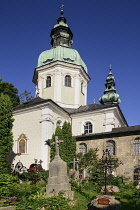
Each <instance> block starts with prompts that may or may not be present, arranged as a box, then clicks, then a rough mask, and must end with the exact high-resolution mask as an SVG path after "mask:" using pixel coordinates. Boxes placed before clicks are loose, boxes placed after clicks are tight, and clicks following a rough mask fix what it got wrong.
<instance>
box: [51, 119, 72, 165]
mask: <svg viewBox="0 0 140 210" xmlns="http://www.w3.org/2000/svg"><path fill="white" fill-rule="evenodd" d="M55 136H58V139H59V140H63V141H64V142H63V143H61V144H60V145H59V154H60V157H61V158H62V159H63V160H64V161H65V162H67V164H68V165H69V164H70V162H71V161H72V160H73V158H74V157H75V156H76V139H75V137H73V136H72V128H71V124H70V123H69V122H68V123H67V122H66V121H65V122H64V124H63V126H62V128H60V127H57V128H56V131H55V134H53V136H52V139H51V143H52V142H54V141H55ZM54 156H55V146H52V145H51V160H53V159H54Z"/></svg>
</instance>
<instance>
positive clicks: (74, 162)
mask: <svg viewBox="0 0 140 210" xmlns="http://www.w3.org/2000/svg"><path fill="white" fill-rule="evenodd" d="M78 162H79V161H78V160H75V158H73V161H71V163H73V170H74V171H75V170H76V168H75V166H76V163H78Z"/></svg>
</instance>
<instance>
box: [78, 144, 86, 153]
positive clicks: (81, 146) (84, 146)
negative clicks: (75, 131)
mask: <svg viewBox="0 0 140 210" xmlns="http://www.w3.org/2000/svg"><path fill="white" fill-rule="evenodd" d="M86 152H87V145H86V144H85V143H81V144H80V145H79V153H82V154H83V155H84V154H85V153H86Z"/></svg>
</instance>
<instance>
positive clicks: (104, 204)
mask: <svg viewBox="0 0 140 210" xmlns="http://www.w3.org/2000/svg"><path fill="white" fill-rule="evenodd" d="M96 209H98V210H99V209H106V210H120V202H119V201H118V200H116V199H115V197H114V196H110V195H99V196H97V197H96V198H95V199H94V200H92V201H91V205H90V206H89V207H88V210H96Z"/></svg>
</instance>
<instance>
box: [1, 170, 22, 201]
mask: <svg viewBox="0 0 140 210" xmlns="http://www.w3.org/2000/svg"><path fill="white" fill-rule="evenodd" d="M17 183H18V179H17V177H14V176H12V175H9V174H0V198H7V197H11V196H15V195H13V188H14V187H17V186H18V184H17Z"/></svg>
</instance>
